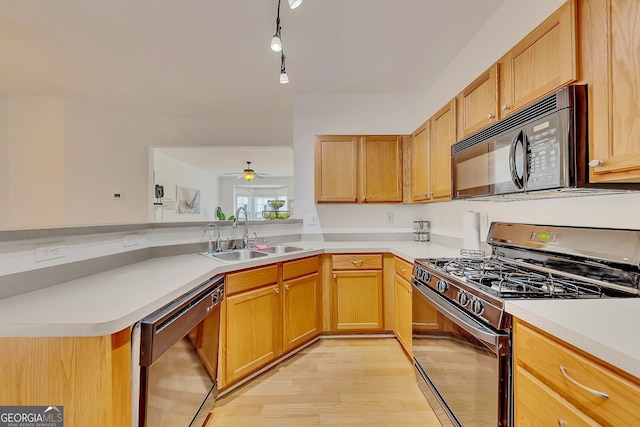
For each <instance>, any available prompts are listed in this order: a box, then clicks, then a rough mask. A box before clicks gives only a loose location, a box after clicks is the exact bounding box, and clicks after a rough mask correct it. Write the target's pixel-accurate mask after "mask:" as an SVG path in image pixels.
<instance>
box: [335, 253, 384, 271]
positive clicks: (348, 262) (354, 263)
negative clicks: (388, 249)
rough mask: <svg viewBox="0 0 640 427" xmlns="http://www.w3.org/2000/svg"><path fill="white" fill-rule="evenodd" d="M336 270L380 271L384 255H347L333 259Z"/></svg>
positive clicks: (336, 256)
mask: <svg viewBox="0 0 640 427" xmlns="http://www.w3.org/2000/svg"><path fill="white" fill-rule="evenodd" d="M331 260H332V262H333V269H334V270H380V269H382V254H366V255H365V254H347V255H333V256H332V257H331Z"/></svg>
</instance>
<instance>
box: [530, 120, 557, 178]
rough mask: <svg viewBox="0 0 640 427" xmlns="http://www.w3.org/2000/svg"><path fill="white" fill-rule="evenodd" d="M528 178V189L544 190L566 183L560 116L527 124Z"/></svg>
mask: <svg viewBox="0 0 640 427" xmlns="http://www.w3.org/2000/svg"><path fill="white" fill-rule="evenodd" d="M526 133H527V139H528V150H527V151H528V157H529V161H528V167H529V170H528V179H527V190H542V189H550V188H557V187H562V186H563V185H564V182H563V181H564V176H563V173H562V171H563V170H564V166H563V164H564V158H565V153H564V151H563V150H562V147H561V145H560V139H561V135H560V134H559V123H558V116H556V115H554V116H551V117H548V118H546V119H545V120H541V121H538V122H536V123H534V124H533V125H529V126H527V130H526Z"/></svg>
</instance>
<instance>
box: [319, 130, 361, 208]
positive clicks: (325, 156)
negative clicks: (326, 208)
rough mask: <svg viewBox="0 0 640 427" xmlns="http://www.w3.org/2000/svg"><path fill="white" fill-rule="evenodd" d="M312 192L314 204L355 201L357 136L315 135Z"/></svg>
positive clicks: (356, 190)
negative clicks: (313, 188) (314, 199)
mask: <svg viewBox="0 0 640 427" xmlns="http://www.w3.org/2000/svg"><path fill="white" fill-rule="evenodd" d="M315 195H316V203H320V202H351V203H355V202H356V201H357V195H358V137H357V136H318V137H316V142H315Z"/></svg>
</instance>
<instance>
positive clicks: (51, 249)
mask: <svg viewBox="0 0 640 427" xmlns="http://www.w3.org/2000/svg"><path fill="white" fill-rule="evenodd" d="M65 256H67V255H66V250H65V245H64V243H49V244H46V245H40V246H36V248H35V260H36V262H40V261H49V260H50V259H56V258H64V257H65Z"/></svg>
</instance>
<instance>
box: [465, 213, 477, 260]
mask: <svg viewBox="0 0 640 427" xmlns="http://www.w3.org/2000/svg"><path fill="white" fill-rule="evenodd" d="M462 249H463V250H469V251H477V250H480V213H479V212H473V211H470V212H465V213H463V214H462Z"/></svg>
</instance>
